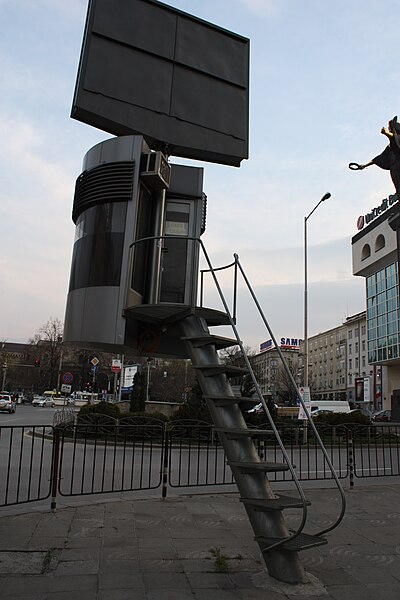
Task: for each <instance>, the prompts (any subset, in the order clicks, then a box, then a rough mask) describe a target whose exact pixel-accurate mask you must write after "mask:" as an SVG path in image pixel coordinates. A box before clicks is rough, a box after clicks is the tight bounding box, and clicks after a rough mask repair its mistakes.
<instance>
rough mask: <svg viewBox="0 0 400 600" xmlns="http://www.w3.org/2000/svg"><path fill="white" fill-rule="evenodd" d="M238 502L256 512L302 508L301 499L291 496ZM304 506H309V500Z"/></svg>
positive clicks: (248, 499) (247, 499) (242, 499)
mask: <svg viewBox="0 0 400 600" xmlns="http://www.w3.org/2000/svg"><path fill="white" fill-rule="evenodd" d="M240 502H243V504H246V506H252V507H253V508H254V509H255V510H258V511H263V512H264V511H270V510H284V509H285V508H303V502H302V501H301V498H292V497H291V496H280V495H277V497H276V498H240ZM305 504H306V506H310V505H311V502H310V501H309V500H306V501H305Z"/></svg>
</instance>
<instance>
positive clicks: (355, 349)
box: [354, 342, 358, 354]
mask: <svg viewBox="0 0 400 600" xmlns="http://www.w3.org/2000/svg"><path fill="white" fill-rule="evenodd" d="M354 352H355V353H356V354H357V352H358V342H356V343H355V344H354Z"/></svg>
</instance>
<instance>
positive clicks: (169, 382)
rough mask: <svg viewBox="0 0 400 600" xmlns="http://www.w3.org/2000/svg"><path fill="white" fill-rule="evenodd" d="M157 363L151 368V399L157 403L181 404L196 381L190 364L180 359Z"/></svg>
mask: <svg viewBox="0 0 400 600" xmlns="http://www.w3.org/2000/svg"><path fill="white" fill-rule="evenodd" d="M157 362H158V364H157V365H155V366H154V367H151V374H150V396H151V399H152V400H157V401H158V402H183V401H184V400H185V399H186V398H187V395H188V393H189V390H190V389H191V388H192V386H193V384H194V382H195V380H196V377H195V372H194V369H193V368H192V366H191V364H190V362H189V361H187V360H182V359H171V360H168V361H157Z"/></svg>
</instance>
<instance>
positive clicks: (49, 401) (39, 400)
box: [32, 396, 54, 408]
mask: <svg viewBox="0 0 400 600" xmlns="http://www.w3.org/2000/svg"><path fill="white" fill-rule="evenodd" d="M32 406H42V407H46V406H51V408H53V407H54V400H53V398H47V397H46V396H37V397H36V398H34V399H33V400H32Z"/></svg>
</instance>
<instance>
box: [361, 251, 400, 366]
mask: <svg viewBox="0 0 400 600" xmlns="http://www.w3.org/2000/svg"><path fill="white" fill-rule="evenodd" d="M398 296H399V283H398V264H397V261H396V262H394V263H392V264H390V265H388V266H387V267H385V268H383V269H380V270H379V271H377V272H376V273H373V274H372V275H369V276H368V277H367V326H368V362H369V363H379V362H382V361H386V360H391V359H394V358H398V357H399V307H398Z"/></svg>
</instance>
